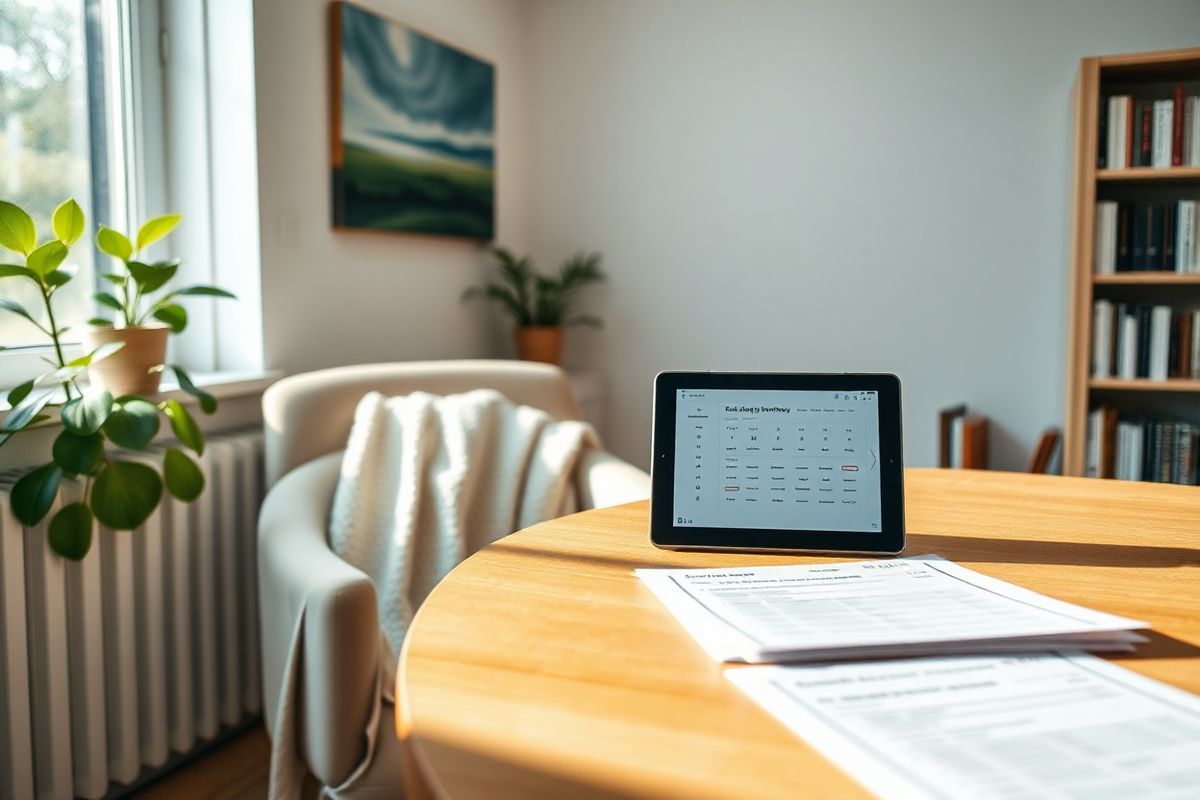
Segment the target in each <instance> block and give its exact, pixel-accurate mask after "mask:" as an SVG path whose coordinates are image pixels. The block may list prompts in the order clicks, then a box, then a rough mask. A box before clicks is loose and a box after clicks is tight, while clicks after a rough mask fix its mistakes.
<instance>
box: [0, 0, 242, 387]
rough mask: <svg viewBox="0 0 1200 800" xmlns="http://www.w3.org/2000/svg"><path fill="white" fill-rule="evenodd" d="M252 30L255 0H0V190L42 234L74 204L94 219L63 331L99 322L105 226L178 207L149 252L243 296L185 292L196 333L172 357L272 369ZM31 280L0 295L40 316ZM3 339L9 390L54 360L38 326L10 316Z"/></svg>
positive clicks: (4, 320) (199, 364) (191, 276)
mask: <svg viewBox="0 0 1200 800" xmlns="http://www.w3.org/2000/svg"><path fill="white" fill-rule="evenodd" d="M252 29H253V26H252V8H251V4H250V2H249V0H229V1H228V2H211V0H158V2H152V1H151V0H0V199H5V200H9V201H11V202H15V203H17V204H18V205H21V206H22V207H23V208H25V209H26V210H28V211H29V212H30V214H32V215H33V217H34V221H35V222H36V223H37V226H38V231H39V233H40V237H39V239H40V240H41V241H45V240H46V239H47V238H49V236H50V216H51V214H52V212H53V210H54V208H55V207H56V206H57V205H58V203H60V202H62V201H63V200H64V199H66V198H68V197H74V198H75V199H76V200H77V201H78V202H79V204H80V205H81V206H82V207H83V209H84V212H85V213H86V214H87V218H88V232H87V234H86V239H81V240H80V241H79V242H78V243H76V245H75V246H74V247H73V248H72V249H71V256H70V262H71V263H74V264H76V265H77V266H78V267H79V276H78V277H76V279H75V280H73V281H72V282H71V284H69V285H68V286H67V287H66V289H64V290H63V291H60V292H59V293H58V294H56V295H55V300H54V312H55V317H56V319H57V321H58V322H59V323H60V325H61V324H67V325H70V326H71V328H72V331H71V332H70V333H68V335H67V338H68V339H72V338H76V339H77V338H78V335H79V334H81V333H82V332H83V330H84V328H85V321H86V320H87V319H89V318H90V317H93V316H96V311H97V309H96V308H95V306H94V304H93V301H92V295H93V293H94V292H95V291H97V289H98V288H100V287H98V286H97V279H98V278H99V276H100V274H101V273H103V272H105V271H107V270H108V268H109V258H108V256H105V255H103V254H101V253H100V252H99V251H97V250H96V249H95V247H94V245H93V244H92V237H93V235H94V232H95V229H96V225H97V223H103V224H105V225H109V226H111V227H114V228H117V229H118V230H123V231H127V232H131V231H130V229H131V228H132V227H133V225H134V224H135V223H136V222H139V221H141V220H144V219H146V218H148V217H150V216H155V215H158V214H163V213H168V212H172V211H174V212H180V213H182V214H183V224H181V225H180V227H179V230H178V232H177V233H175V234H174V235H173V236H172V237H171V238H170V240H168V241H166V242H164V243H163V244H158V245H155V246H154V247H155V252H154V257H155V258H179V259H181V260H182V262H183V264H182V266H181V268H180V272H179V273H178V275H177V277H176V280H177V281H179V282H180V283H181V284H182V283H217V284H220V285H221V286H223V287H225V288H228V289H230V290H231V291H233V292H235V293H236V294H237V295H238V296H239V298H240V302H238V303H226V304H224V306H217V305H215V304H214V303H213V302H212V301H211V300H208V299H206V298H188V299H187V300H185V302H184V304H185V306H187V308H188V311H189V317H190V321H189V325H188V329H187V331H186V332H185V334H184V335H183V336H180V337H172V344H171V351H170V352H169V355H168V358H169V359H171V360H172V362H174V363H180V364H183V365H185V366H187V367H188V368H189V369H192V370H196V371H200V372H206V371H215V370H256V369H261V367H262V355H261V352H262V348H261V311H260V309H261V305H260V303H259V302H258V297H259V288H258V286H259V283H258V282H259V277H258V228H257V220H258V206H257V197H258V188H257V163H256V160H255V147H256V141H255V124H254V122H255V121H254V114H255V108H254V93H253V81H247V76H252V75H253V74H254V66H253V63H254V62H253V35H252ZM217 32H219V33H217ZM217 120H219V124H216V121H217ZM217 154H219V156H218V155H217ZM217 230H220V231H221V236H220V237H217V236H215V233H214V232H215V231H217ZM12 260H14V259H13V258H12V254H11V253H8V252H7V251H5V250H3V248H0V262H8V261H12ZM23 283H25V282H24V281H21V280H19V279H4V280H3V281H0V294H2V295H3V296H4V297H10V298H12V299H14V300H16V301H18V302H20V303H21V304H22V305H24V306H25V307H26V308H27V309H29V310H30V311H31V312H35V313H37V314H41V313H43V312H42V311H41V308H40V306H41V298H40V297H39V296H38V293H37V291H36V289H35V288H34V287H33V286H32V285H27V286H23V285H21V284H23ZM0 346H2V347H5V348H9V349H7V350H5V351H4V352H0V387H6V386H12V385H14V384H16V383H18V382H20V380H24V379H26V378H28V377H29V376H30V375H31V374H36V372H38V371H41V370H42V369H43V365H42V364H41V363H40V360H39V359H40V357H41V356H42V355H43V354H45V352H46V350H45V348H47V347H48V343H46V342H45V341H44V337H43V336H42V334H41V333H40V332H39V331H38V330H37V329H36V328H34V327H33V326H32V325H30V324H29V323H28V322H26V321H25V320H22V319H21V318H20V317H17V316H15V315H13V314H10V313H7V312H4V311H0Z"/></svg>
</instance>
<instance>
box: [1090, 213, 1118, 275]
mask: <svg viewBox="0 0 1200 800" xmlns="http://www.w3.org/2000/svg"><path fill="white" fill-rule="evenodd" d="M1094 247H1095V253H1093V257H1094V264H1095V272H1096V274H1097V275H1111V274H1113V273H1114V272H1116V271H1117V204H1116V203H1115V202H1113V201H1111V200H1102V201H1101V202H1099V203H1096V239H1095V243H1094Z"/></svg>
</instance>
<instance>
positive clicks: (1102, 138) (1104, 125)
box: [1096, 95, 1191, 169]
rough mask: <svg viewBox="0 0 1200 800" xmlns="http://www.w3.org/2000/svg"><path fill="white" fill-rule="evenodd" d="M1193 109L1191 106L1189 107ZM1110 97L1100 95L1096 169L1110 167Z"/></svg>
mask: <svg viewBox="0 0 1200 800" xmlns="http://www.w3.org/2000/svg"><path fill="white" fill-rule="evenodd" d="M1188 107H1189V108H1191V106H1188ZM1108 114H1109V110H1108V97H1107V96H1105V95H1100V112H1099V113H1098V114H1097V115H1096V116H1098V117H1099V118H1100V119H1099V120H1097V122H1096V169H1104V168H1105V167H1107V166H1108Z"/></svg>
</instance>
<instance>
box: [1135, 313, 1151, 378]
mask: <svg viewBox="0 0 1200 800" xmlns="http://www.w3.org/2000/svg"><path fill="white" fill-rule="evenodd" d="M1137 318H1138V335H1137V342H1138V358H1137V376H1138V377H1139V378H1149V377H1150V306H1147V305H1140V306H1138V310H1137Z"/></svg>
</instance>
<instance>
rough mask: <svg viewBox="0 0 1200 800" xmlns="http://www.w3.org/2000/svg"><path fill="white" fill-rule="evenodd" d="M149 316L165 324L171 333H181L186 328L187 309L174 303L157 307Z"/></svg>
mask: <svg viewBox="0 0 1200 800" xmlns="http://www.w3.org/2000/svg"><path fill="white" fill-rule="evenodd" d="M151 316H152V317H154V318H155V319H156V320H158V321H159V322H165V323H166V324H167V326H168V327H170V329H171V333H181V332H182V331H183V329H184V328H186V327H187V321H188V315H187V309H185V308H184V307H183V306H179V305H175V304H174V303H169V304H167V305H165V306H159V307H158V308H156V309H154V313H153V314H151Z"/></svg>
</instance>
